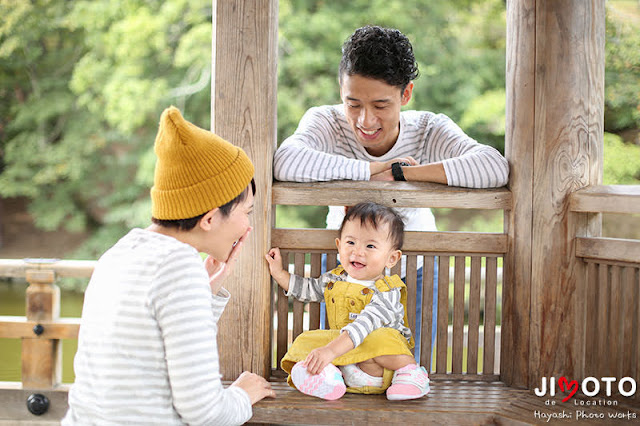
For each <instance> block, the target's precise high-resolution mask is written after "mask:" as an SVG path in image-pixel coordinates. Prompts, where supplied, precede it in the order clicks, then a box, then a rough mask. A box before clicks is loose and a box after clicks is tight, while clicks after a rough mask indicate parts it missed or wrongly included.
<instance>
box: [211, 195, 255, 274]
mask: <svg viewBox="0 0 640 426" xmlns="http://www.w3.org/2000/svg"><path fill="white" fill-rule="evenodd" d="M252 211H253V193H252V191H251V190H249V191H247V197H246V198H245V199H244V201H241V202H240V203H238V204H236V205H235V206H234V207H233V209H232V210H231V213H229V215H228V216H224V215H223V214H222V213H221V212H220V210H219V209H218V210H217V211H216V213H215V216H216V217H215V221H214V225H213V226H212V228H211V229H210V231H209V235H208V238H207V246H208V247H207V248H208V250H207V251H206V253H208V254H209V255H210V256H213V258H214V259H216V260H218V261H220V262H224V261H226V260H227V259H228V258H229V254H230V253H231V250H232V249H233V247H234V246H235V244H236V243H237V241H238V240H239V239H240V237H242V236H243V235H244V234H245V233H246V232H247V230H248V229H249V227H250V226H251V225H250V223H249V216H250V215H251V213H252Z"/></svg>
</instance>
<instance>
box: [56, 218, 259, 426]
mask: <svg viewBox="0 0 640 426" xmlns="http://www.w3.org/2000/svg"><path fill="white" fill-rule="evenodd" d="M228 300H229V293H228V292H227V291H226V290H224V289H222V290H221V291H220V292H219V293H218V294H217V295H215V296H214V295H212V294H211V288H210V286H209V277H208V274H207V272H206V270H205V268H204V266H203V262H202V259H201V258H200V255H199V254H198V252H197V251H196V250H195V249H194V248H193V247H191V246H190V245H187V244H184V243H182V242H180V241H178V240H176V239H174V238H172V237H168V236H165V235H161V234H158V233H155V232H151V231H146V230H142V229H133V230H132V231H131V232H129V233H128V234H127V235H126V236H125V237H123V238H122V239H121V240H120V241H119V242H118V243H116V244H115V245H114V246H113V247H112V248H111V249H110V250H108V251H107V252H106V253H105V254H104V255H103V256H102V257H101V258H100V260H99V261H98V263H97V265H96V268H95V271H94V273H93V275H92V277H91V281H90V282H89V286H88V288H87V291H86V293H85V301H84V307H83V311H82V321H81V326H80V335H79V338H78V352H77V353H76V357H75V360H74V368H75V373H76V380H75V383H74V385H73V386H72V388H71V390H70V392H69V411H68V412H67V415H66V417H65V418H64V419H63V421H62V424H63V425H91V424H96V425H111V424H127V423H128V424H135V425H143V424H144V425H183V424H192V425H213V424H215V425H231V424H242V423H244V422H246V421H248V420H249V419H250V418H251V416H252V409H251V401H250V399H249V396H248V395H247V393H246V392H245V391H244V390H242V389H240V388H239V387H237V386H231V387H228V388H226V389H225V388H223V386H222V382H221V377H222V376H221V374H220V368H219V359H218V348H217V343H216V335H217V322H218V319H219V318H220V315H221V314H222V311H223V310H224V308H225V306H226V303H227V301H228Z"/></svg>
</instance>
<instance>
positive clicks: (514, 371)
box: [500, 0, 536, 387]
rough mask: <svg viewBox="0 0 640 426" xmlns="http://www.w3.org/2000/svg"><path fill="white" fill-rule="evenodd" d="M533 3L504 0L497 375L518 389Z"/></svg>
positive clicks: (525, 322) (524, 356)
mask: <svg viewBox="0 0 640 426" xmlns="http://www.w3.org/2000/svg"><path fill="white" fill-rule="evenodd" d="M535 6H536V0H522V1H520V0H509V1H508V2H507V68H506V73H507V75H506V116H505V119H506V129H505V131H506V133H505V156H506V157H507V160H508V161H509V167H510V169H509V189H510V190H511V194H512V200H511V209H510V210H509V211H507V212H505V219H504V228H505V233H506V234H507V235H508V243H507V244H508V246H507V254H506V256H505V259H504V283H503V288H502V329H501V338H502V343H501V345H500V351H501V355H500V378H501V380H503V381H504V382H505V383H506V384H507V385H511V386H518V387H527V386H528V382H529V313H530V309H531V307H530V304H531V235H532V229H531V215H532V210H533V198H532V186H533V141H534V134H535V133H534V124H535V123H534V100H535V97H534V90H535V66H536V64H535V54H534V52H535V45H536V38H535V30H536V29H535V25H536V14H535Z"/></svg>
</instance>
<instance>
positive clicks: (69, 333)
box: [0, 316, 80, 339]
mask: <svg viewBox="0 0 640 426" xmlns="http://www.w3.org/2000/svg"><path fill="white" fill-rule="evenodd" d="M36 325H41V326H42V327H43V328H44V331H43V332H42V334H40V335H36V334H35V333H34V331H33V330H34V327H35V326H36ZM79 331H80V318H58V319H57V320H56V321H55V322H51V321H29V320H27V319H26V318H25V317H15V316H0V338H7V339H21V338H30V339H77V338H78V332H79Z"/></svg>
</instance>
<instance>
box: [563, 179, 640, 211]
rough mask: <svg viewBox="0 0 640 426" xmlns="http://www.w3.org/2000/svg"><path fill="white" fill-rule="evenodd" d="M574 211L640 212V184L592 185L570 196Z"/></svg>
mask: <svg viewBox="0 0 640 426" xmlns="http://www.w3.org/2000/svg"><path fill="white" fill-rule="evenodd" d="M569 203H570V204H569V206H570V208H571V211H574V212H601V213H627V214H638V213H640V185H592V186H589V187H587V188H583V189H580V190H578V191H576V192H574V193H572V194H571V196H570V201H569Z"/></svg>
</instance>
